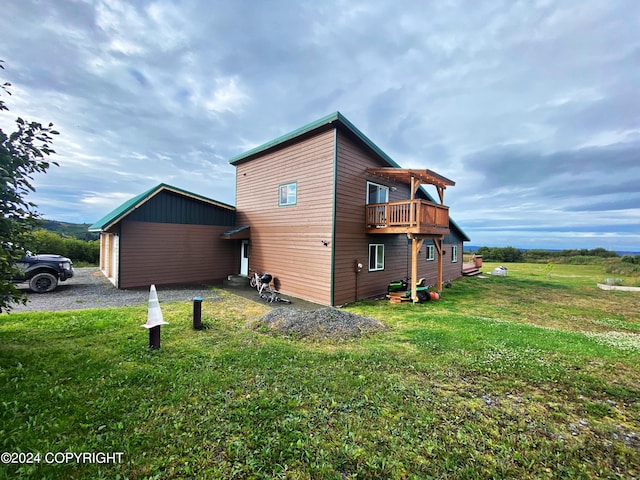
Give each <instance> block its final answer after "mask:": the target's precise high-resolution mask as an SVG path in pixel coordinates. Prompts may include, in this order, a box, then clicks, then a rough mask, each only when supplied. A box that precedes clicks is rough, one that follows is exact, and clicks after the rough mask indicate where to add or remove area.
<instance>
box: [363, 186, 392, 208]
mask: <svg viewBox="0 0 640 480" xmlns="http://www.w3.org/2000/svg"><path fill="white" fill-rule="evenodd" d="M388 202H389V187H387V186H385V185H380V184H378V183H373V182H367V205H368V204H370V203H388Z"/></svg>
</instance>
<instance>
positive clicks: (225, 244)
mask: <svg viewBox="0 0 640 480" xmlns="http://www.w3.org/2000/svg"><path fill="white" fill-rule="evenodd" d="M228 229H229V227H228V226H211V225H180V224H171V223H152V222H131V221H123V222H122V224H121V235H120V271H119V279H120V284H119V285H118V287H119V288H137V287H145V288H146V287H149V285H151V284H155V285H179V284H196V283H211V282H219V281H221V280H222V279H224V278H225V277H226V276H227V275H228V274H230V273H236V272H237V271H238V265H239V262H240V259H239V246H238V244H237V242H234V241H229V240H224V239H223V238H221V237H220V235H221V234H222V233H223V232H225V231H227V230H228Z"/></svg>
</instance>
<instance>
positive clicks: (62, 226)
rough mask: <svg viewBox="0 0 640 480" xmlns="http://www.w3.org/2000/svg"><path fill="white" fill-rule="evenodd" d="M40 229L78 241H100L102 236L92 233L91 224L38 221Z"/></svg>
mask: <svg viewBox="0 0 640 480" xmlns="http://www.w3.org/2000/svg"><path fill="white" fill-rule="evenodd" d="M37 225H38V227H39V228H42V229H44V230H48V231H50V232H54V233H57V234H58V235H60V236H61V237H65V238H66V237H73V238H77V239H78V240H98V238H99V237H100V234H98V233H96V232H90V231H89V226H90V225H91V224H89V223H69V222H58V221H57V220H45V219H39V220H38V224H37Z"/></svg>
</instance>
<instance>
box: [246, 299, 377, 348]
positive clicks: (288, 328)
mask: <svg viewBox="0 0 640 480" xmlns="http://www.w3.org/2000/svg"><path fill="white" fill-rule="evenodd" d="M252 327H253V328H254V329H256V330H260V331H267V332H273V333H276V334H282V335H289V336H292V337H294V338H301V339H313V340H325V339H332V340H347V339H353V338H358V337H362V336H364V335H369V334H372V333H376V332H380V331H384V330H388V327H387V326H386V325H385V324H384V323H382V322H381V321H379V320H376V319H375V318H370V317H362V316H360V315H356V314H354V313H350V312H346V311H344V310H338V309H336V308H330V307H326V308H320V309H318V310H311V311H302V310H298V309H295V308H282V307H279V308H275V309H273V310H272V311H270V312H269V313H267V314H266V315H264V316H262V317H260V318H259V319H258V320H257V321H255V322H254V323H253V324H252Z"/></svg>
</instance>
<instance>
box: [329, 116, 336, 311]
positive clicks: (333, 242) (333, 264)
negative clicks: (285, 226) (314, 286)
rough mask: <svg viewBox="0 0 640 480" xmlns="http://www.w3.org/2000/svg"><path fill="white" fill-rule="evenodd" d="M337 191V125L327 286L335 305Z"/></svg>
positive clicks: (331, 300) (334, 144) (334, 133)
mask: <svg viewBox="0 0 640 480" xmlns="http://www.w3.org/2000/svg"><path fill="white" fill-rule="evenodd" d="M337 193H338V127H335V128H334V130H333V205H332V209H333V211H332V212H331V287H330V288H329V302H330V305H331V306H334V305H335V302H334V300H335V292H334V286H335V283H336V278H335V275H336V212H337V203H338V199H337Z"/></svg>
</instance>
